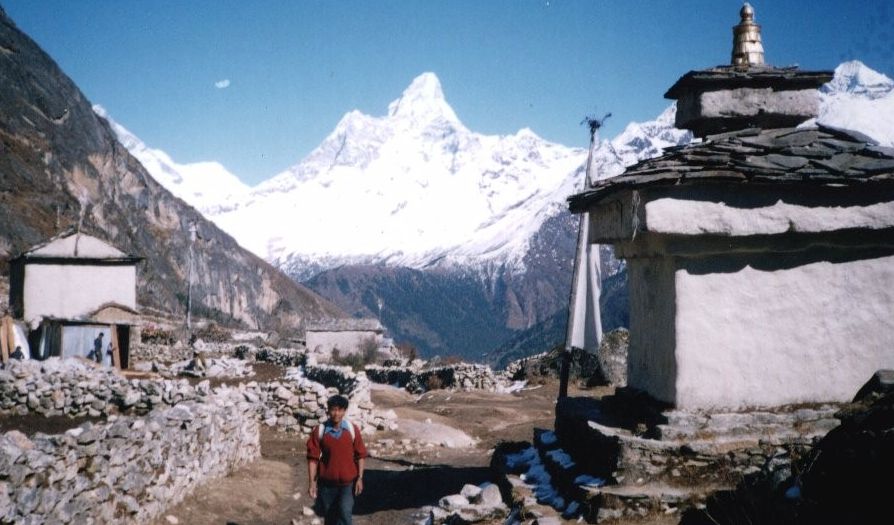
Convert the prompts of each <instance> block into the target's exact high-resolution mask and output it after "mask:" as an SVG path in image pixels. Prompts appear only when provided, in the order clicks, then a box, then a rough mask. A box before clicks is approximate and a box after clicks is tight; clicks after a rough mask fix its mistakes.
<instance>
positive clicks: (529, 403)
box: [156, 382, 558, 525]
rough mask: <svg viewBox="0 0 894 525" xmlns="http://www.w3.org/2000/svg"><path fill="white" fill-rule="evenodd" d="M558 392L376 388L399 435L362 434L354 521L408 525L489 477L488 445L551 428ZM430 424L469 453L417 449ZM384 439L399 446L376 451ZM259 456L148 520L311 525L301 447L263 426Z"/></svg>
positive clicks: (547, 388) (550, 387) (546, 388)
mask: <svg viewBox="0 0 894 525" xmlns="http://www.w3.org/2000/svg"><path fill="white" fill-rule="evenodd" d="M557 392H558V388H557V385H556V384H555V383H554V382H550V383H548V384H545V385H536V386H534V387H531V388H529V389H527V390H523V391H521V392H517V393H513V394H495V393H490V392H450V391H445V390H438V391H433V392H429V393H426V394H424V395H422V396H413V395H410V394H408V393H407V392H405V391H403V390H399V389H396V388H392V387H387V386H378V385H376V386H375V387H374V389H373V393H372V397H373V402H374V403H375V404H376V408H378V409H381V410H387V409H389V408H393V409H394V410H395V412H397V415H398V418H399V419H398V425H399V428H398V430H396V431H388V432H377V433H376V434H374V435H372V436H364V437H365V439H366V442H367V447H368V448H369V449H370V452H371V455H372V456H373V457H371V458H370V459H369V460H368V461H367V468H366V475H365V476H364V480H365V487H366V490H365V492H364V493H363V494H362V495H361V496H360V497H358V498H357V501H356V505H355V509H354V516H355V518H354V523H357V524H361V525H362V524H377V525H378V524H381V525H384V524H392V523H412V522H415V521H417V520H418V519H419V517H418V516H419V509H420V508H421V507H423V506H425V505H432V504H436V503H437V501H438V499H440V498H441V497H442V496H446V495H448V494H455V493H458V492H459V491H460V489H461V488H462V486H463V485H464V484H466V483H473V484H480V483H482V482H484V481H488V480H490V477H491V473H490V469H489V464H490V457H491V452H492V449H493V447H494V445H496V444H497V443H498V442H499V441H501V440H503V441H530V440H531V439H532V437H533V429H534V428H535V427H539V428H552V425H553V408H554V404H555V400H556V395H557ZM427 420H430V421H431V423H428V422H427ZM407 422H417V424H415V425H414V424H413V423H407ZM401 423H407V424H405V425H401ZM438 423H440V424H443V425H446V426H449V427H452V428H453V429H460V430H462V431H464V432H465V433H466V434H468V435H470V436H472V437H474V438H476V439H477V440H478V442H477V444H476V446H474V447H471V448H446V447H442V446H437V445H432V446H428V447H425V446H424V445H421V444H420V441H424V440H425V438H427V437H428V438H431V440H432V441H437V436H434V435H432V436H424V435H419V433H420V430H419V429H420V428H424V425H428V426H431V427H436V428H437V426H438V425H437V424H438ZM401 426H407V427H410V426H412V427H413V429H414V432H413V435H411V436H409V437H408V436H407V434H406V432H405V431H402V429H401V428H400V427H401ZM389 439H391V440H394V441H395V442H396V444H397V446H396V447H395V446H383V445H382V444H381V442H382V440H389ZM401 439H413V446H412V447H410V448H411V450H410V451H407V450H406V448H404V447H400V446H399V444H400V441H401ZM386 443H387V441H386ZM397 449H399V450H397ZM261 456H262V457H261V459H260V460H258V461H255V462H254V463H252V464H250V465H248V466H246V467H243V468H242V469H240V470H238V471H236V472H234V473H232V474H231V475H230V476H227V477H226V478H220V479H216V480H213V481H211V482H209V483H208V484H206V485H205V486H203V487H200V488H199V489H197V490H196V491H195V492H194V493H193V494H192V495H190V496H188V497H187V498H186V499H185V501H183V502H182V503H180V504H179V505H177V506H175V507H173V508H171V509H169V510H168V512H166V513H165V514H164V515H162V516H161V517H160V519H158V520H157V521H156V523H158V524H159V525H166V524H168V523H170V522H169V521H168V518H167V517H168V516H173V517H176V518H177V521H178V522H179V523H180V524H195V525H203V524H209V525H210V524H229V523H233V524H240V525H247V524H258V525H263V524H270V525H273V524H289V523H291V521H292V520H293V519H296V520H298V521H299V522H304V523H309V522H310V520H311V519H312V518H309V517H305V516H303V515H302V509H303V507H304V506H310V505H311V501H310V498H308V496H307V462H306V460H305V458H304V440H303V439H301V438H299V437H297V436H294V435H289V434H285V433H282V432H277V431H274V430H270V429H268V428H266V427H262V432H261Z"/></svg>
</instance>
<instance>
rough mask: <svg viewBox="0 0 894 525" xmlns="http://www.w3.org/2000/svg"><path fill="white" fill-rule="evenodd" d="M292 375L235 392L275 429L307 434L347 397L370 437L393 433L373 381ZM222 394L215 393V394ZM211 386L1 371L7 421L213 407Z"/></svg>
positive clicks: (52, 363)
mask: <svg viewBox="0 0 894 525" xmlns="http://www.w3.org/2000/svg"><path fill="white" fill-rule="evenodd" d="M307 374H308V375H309V376H311V377H312V378H314V379H311V378H310V377H306V376H305V373H303V372H302V371H301V369H300V368H290V369H287V370H286V374H285V377H284V379H283V380H282V381H273V382H270V383H258V382H256V381H251V382H248V383H242V384H239V385H238V386H237V387H236V388H235V390H236V391H238V392H240V394H241V395H242V397H243V398H244V400H245V401H247V402H248V403H250V404H251V405H252V406H253V408H254V411H255V413H256V414H257V416H258V418H259V419H260V420H261V421H263V422H264V424H266V425H268V426H275V427H278V428H280V429H281V430H285V431H292V432H300V433H303V434H308V433H309V432H310V431H311V430H312V429H313V427H314V426H316V424H317V423H319V422H320V421H321V420H322V419H323V418H325V415H326V400H327V399H328V398H329V397H330V396H332V395H334V394H338V393H341V394H343V395H345V396H346V397H347V398H348V400H349V401H350V403H351V407H350V410H349V416H350V417H351V419H352V421H354V422H355V423H357V424H358V425H359V426H360V427H361V429H362V430H363V431H364V432H366V433H370V432H373V431H375V430H376V429H385V428H387V427H389V426H390V420H389V419H387V418H385V417H384V416H382V415H381V414H379V413H378V412H376V411H375V410H374V406H373V404H372V402H371V401H370V389H369V380H368V379H367V378H366V375H365V374H364V373H362V372H361V373H359V374H355V373H353V372H351V371H350V369H347V368H342V367H329V366H317V367H309V368H308V369H307ZM221 389H222V388H221V387H218V388H216V389H213V391H214V392H216V391H218V390H221ZM211 394H212V389H211V387H210V385H209V383H208V382H207V381H202V382H200V383H199V384H197V385H195V386H192V385H190V384H189V382H188V381H186V380H185V379H180V380H170V379H127V378H125V377H123V376H121V375H119V374H118V373H117V372H115V371H114V370H112V369H110V368H94V367H92V366H90V365H89V364H85V363H81V362H78V361H73V360H61V359H58V358H51V359H48V360H46V361H11V362H10V363H9V364H8V365H7V367H6V368H5V369H2V370H0V414H12V415H26V414H41V415H45V416H55V415H66V416H70V417H82V416H89V417H100V416H108V415H110V414H118V413H125V412H135V413H138V414H142V413H146V412H148V411H150V410H152V409H153V408H156V407H159V406H173V405H177V404H179V403H182V402H185V401H200V402H201V401H204V402H211V401H210V400H209V396H210V395H211Z"/></svg>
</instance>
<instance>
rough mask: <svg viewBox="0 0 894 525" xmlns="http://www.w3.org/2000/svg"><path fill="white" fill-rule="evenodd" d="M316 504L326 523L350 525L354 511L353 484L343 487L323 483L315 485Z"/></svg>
mask: <svg viewBox="0 0 894 525" xmlns="http://www.w3.org/2000/svg"><path fill="white" fill-rule="evenodd" d="M317 491H318V494H317V505H318V506H319V509H320V512H321V513H322V514H323V520H324V523H325V524H326V525H351V514H352V513H353V511H354V484H353V483H352V484H350V485H347V486H344V487H339V486H338V485H323V484H320V485H319V487H317Z"/></svg>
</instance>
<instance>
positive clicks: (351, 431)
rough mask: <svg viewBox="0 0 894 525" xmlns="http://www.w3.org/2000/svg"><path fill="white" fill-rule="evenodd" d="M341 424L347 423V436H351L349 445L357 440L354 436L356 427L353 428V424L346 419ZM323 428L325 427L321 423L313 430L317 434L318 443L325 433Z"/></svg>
mask: <svg viewBox="0 0 894 525" xmlns="http://www.w3.org/2000/svg"><path fill="white" fill-rule="evenodd" d="M342 422H343V423H347V425H348V434H350V435H351V443H353V442H354V440H355V439H357V436H356V435H355V432H356V427H355V426H354V423H351V422H350V421H348V420H347V419H342ZM325 427H326V425H324V424H323V423H320V424H319V425H317V428H315V429H314V432H316V434H317V439H318V440H320V441H322V440H323V433H324V432H325Z"/></svg>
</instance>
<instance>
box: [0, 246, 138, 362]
mask: <svg viewBox="0 0 894 525" xmlns="http://www.w3.org/2000/svg"><path fill="white" fill-rule="evenodd" d="M140 260H141V258H140V257H135V256H132V255H127V254H125V253H124V252H122V251H120V250H118V249H117V248H115V247H114V246H112V245H110V244H108V243H106V242H105V241H102V240H100V239H97V238H96V237H93V236H90V235H86V234H83V233H77V232H66V233H63V234H61V235H59V236H57V237H55V238H53V239H51V240H49V241H47V242H46V243H43V244H40V245H38V246H35V247H33V248H31V249H30V250H28V251H27V252H25V253H23V254H22V255H20V256H18V257H16V258H15V259H13V260H12V261H10V301H9V303H10V308H11V309H12V313H13V315H14V316H15V317H17V318H19V319H21V320H23V321H24V322H25V324H26V325H27V326H28V327H29V328H30V329H31V334H30V335H29V342H30V347H31V355H32V357H35V358H38V359H43V358H47V357H50V356H61V357H75V356H81V357H88V358H90V359H91V360H94V361H96V362H101V363H103V364H105V365H110V366H118V367H121V368H126V366H127V361H128V359H127V357H128V350H129V341H130V327H131V326H133V325H135V324H137V322H138V321H139V315H138V312H137V304H136V282H137V281H136V279H137V277H136V275H137V274H136V272H137V269H136V267H137V263H138V262H139V261H140Z"/></svg>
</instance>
